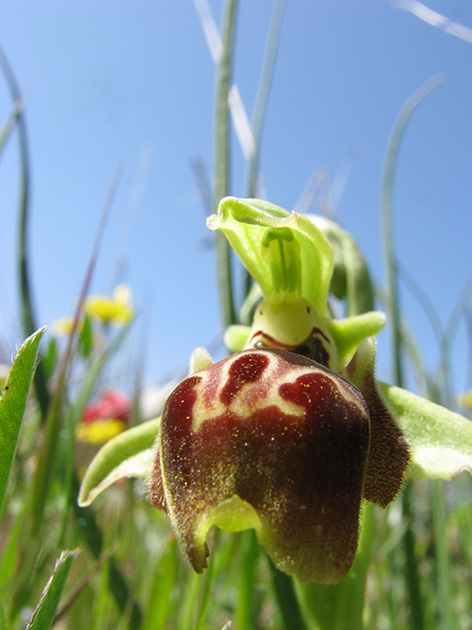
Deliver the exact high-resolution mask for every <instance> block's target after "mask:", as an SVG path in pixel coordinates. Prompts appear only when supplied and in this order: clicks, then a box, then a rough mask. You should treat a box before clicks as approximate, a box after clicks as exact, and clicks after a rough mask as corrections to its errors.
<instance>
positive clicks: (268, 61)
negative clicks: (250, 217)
mask: <svg viewBox="0 0 472 630" xmlns="http://www.w3.org/2000/svg"><path fill="white" fill-rule="evenodd" d="M284 9H285V0H276V3H275V7H274V11H273V14H272V20H271V23H270V28H269V35H268V38H267V45H266V51H265V55H264V61H263V64H262V72H261V78H260V81H259V86H258V90H257V95H256V101H255V105H254V113H253V118H252V125H251V127H252V137H253V141H254V144H253V151H252V154H251V156H250V158H249V160H248V165H247V195H246V196H247V197H257V196H258V195H257V193H258V191H257V173H258V164H259V149H260V144H261V132H262V125H263V122H264V114H265V112H266V109H267V99H268V98H269V92H270V87H271V84H272V77H273V74H274V66H275V60H276V57H277V49H278V44H279V36H280V28H281V25H282V18H283V14H284Z"/></svg>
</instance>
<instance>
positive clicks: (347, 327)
mask: <svg viewBox="0 0 472 630" xmlns="http://www.w3.org/2000/svg"><path fill="white" fill-rule="evenodd" d="M386 321H387V318H386V316H385V313H382V312H381V311H371V312H370V313H364V314H363V315H357V316H356V317H346V319H331V320H327V322H326V325H327V327H328V329H329V332H330V333H331V337H332V338H333V339H334V342H335V344H336V347H337V350H338V365H337V367H335V368H334V369H335V370H336V371H338V372H341V371H342V370H343V369H344V368H345V367H346V365H347V364H348V363H349V361H350V360H351V359H352V357H353V356H354V353H355V352H356V350H357V348H358V347H359V346H360V344H361V343H362V341H363V340H364V339H366V338H367V337H375V335H378V334H379V332H380V331H381V330H382V328H383V327H384V326H385V323H386Z"/></svg>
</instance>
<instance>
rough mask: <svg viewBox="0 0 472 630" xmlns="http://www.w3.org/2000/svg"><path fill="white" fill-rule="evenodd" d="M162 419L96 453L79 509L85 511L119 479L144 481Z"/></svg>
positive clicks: (133, 430)
mask: <svg viewBox="0 0 472 630" xmlns="http://www.w3.org/2000/svg"><path fill="white" fill-rule="evenodd" d="M160 424H161V419H160V418H156V419H154V420H149V421H148V422H144V423H143V424H140V425H138V426H136V427H133V428H132V429H129V430H128V431H125V432H124V433H120V434H119V435H117V436H116V437H114V438H112V439H111V440H110V441H109V442H107V443H106V444H105V445H104V446H103V447H102V448H101V449H100V451H99V452H98V453H97V455H96V456H95V458H94V459H93V461H92V463H91V464H90V466H89V468H88V469H87V472H86V473H85V477H84V479H83V481H82V485H81V487H80V492H79V499H78V502H79V505H80V506H81V507H84V506H86V505H90V503H92V501H93V500H94V499H95V498H96V497H97V496H98V495H99V494H100V493H101V492H103V490H105V489H106V488H108V487H109V486H111V484H113V483H114V482H115V481H117V480H118V479H122V478H124V477H126V478H130V477H136V478H140V479H146V478H147V477H148V475H149V473H150V471H151V463H152V454H153V448H152V447H153V445H154V442H155V440H156V437H157V435H158V433H159V427H160Z"/></svg>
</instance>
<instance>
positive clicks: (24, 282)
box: [0, 48, 49, 420]
mask: <svg viewBox="0 0 472 630" xmlns="http://www.w3.org/2000/svg"><path fill="white" fill-rule="evenodd" d="M0 65H1V67H2V71H3V75H4V77H5V81H6V83H7V85H8V89H9V90H10V94H11V98H12V101H13V102H14V104H15V107H17V106H18V103H21V94H20V90H19V87H18V84H17V81H16V78H15V75H14V74H13V71H12V69H11V66H10V64H9V63H8V60H7V58H6V56H5V54H4V52H3V50H2V49H1V48H0ZM16 124H17V128H18V142H19V151H20V171H21V181H20V202H19V229H18V271H19V282H20V298H21V318H22V324H23V334H24V336H25V337H29V336H30V335H32V334H33V333H34V331H35V330H37V329H38V326H37V325H36V318H35V315H34V311H33V300H32V291H31V281H30V273H29V246H28V225H29V198H30V194H29V193H30V162H29V154H28V142H27V133H26V123H25V115H24V112H23V109H22V108H21V107H20V108H19V109H18V110H17V112H16ZM33 387H34V389H35V392H36V398H37V400H38V404H39V408H40V409H41V416H42V419H43V420H45V418H46V414H47V410H48V404H49V393H48V387H47V378H46V373H45V371H44V367H43V365H42V363H41V362H39V363H38V366H37V368H36V374H35V377H34V380H33Z"/></svg>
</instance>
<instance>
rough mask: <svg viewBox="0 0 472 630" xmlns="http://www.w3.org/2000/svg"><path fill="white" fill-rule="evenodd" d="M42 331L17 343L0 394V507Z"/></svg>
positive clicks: (34, 368) (14, 452)
mask: <svg viewBox="0 0 472 630" xmlns="http://www.w3.org/2000/svg"><path fill="white" fill-rule="evenodd" d="M44 331H45V328H41V329H40V330H38V331H37V332H36V333H34V334H33V335H31V337H28V339H26V341H25V342H24V344H23V345H22V346H21V348H20V350H19V351H18V354H17V355H16V358H15V361H14V363H13V366H12V368H11V370H10V374H9V376H8V380H7V384H6V385H5V391H4V393H3V396H2V397H1V398H0V510H1V508H2V505H3V499H4V496H5V491H6V487H7V483H8V478H9V476H10V469H11V466H12V464H13V460H14V458H15V454H16V447H17V443H18V435H19V432H20V428H21V422H22V420H23V414H24V412H25V407H26V402H27V400H28V392H29V388H30V385H31V381H32V380H33V376H34V373H35V370H36V364H37V356H38V346H39V342H40V339H41V337H42V335H43V333H44Z"/></svg>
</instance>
